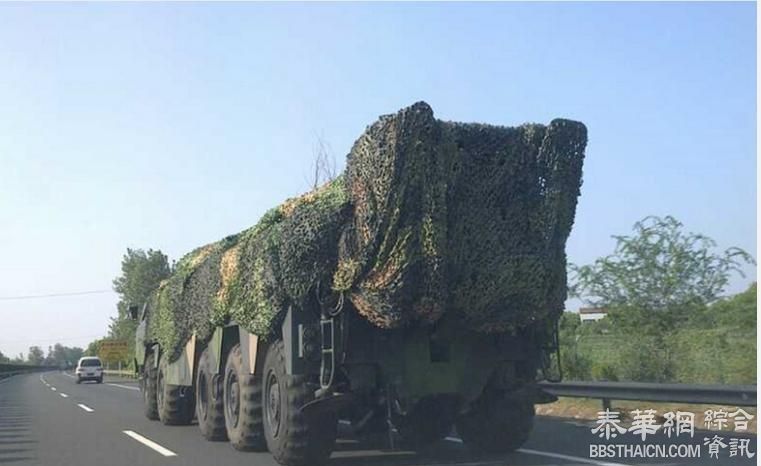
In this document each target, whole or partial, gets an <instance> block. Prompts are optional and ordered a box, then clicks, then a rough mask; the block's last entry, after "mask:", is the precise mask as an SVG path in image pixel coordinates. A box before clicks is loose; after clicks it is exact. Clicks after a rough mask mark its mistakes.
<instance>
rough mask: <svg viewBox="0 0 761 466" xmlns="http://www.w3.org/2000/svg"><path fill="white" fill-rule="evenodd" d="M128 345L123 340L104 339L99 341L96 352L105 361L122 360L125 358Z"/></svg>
mask: <svg viewBox="0 0 761 466" xmlns="http://www.w3.org/2000/svg"><path fill="white" fill-rule="evenodd" d="M128 350H129V346H128V345H127V342H126V341H124V340H104V341H101V342H100V351H98V354H99V356H100V358H101V359H104V360H106V361H123V360H125V359H127V355H128Z"/></svg>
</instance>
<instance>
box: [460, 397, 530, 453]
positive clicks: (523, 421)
mask: <svg viewBox="0 0 761 466" xmlns="http://www.w3.org/2000/svg"><path fill="white" fill-rule="evenodd" d="M533 425H534V405H533V404H531V403H529V402H526V401H519V400H513V399H510V398H504V397H499V396H489V395H486V394H484V395H482V396H481V399H479V400H478V401H476V403H475V404H474V406H473V409H472V410H471V411H470V412H469V413H467V414H465V415H463V416H461V417H460V418H459V419H458V420H457V433H458V434H460V437H462V440H463V442H465V444H466V445H468V446H469V447H471V448H472V449H473V450H475V451H478V452H484V453H509V452H512V451H515V450H517V449H518V448H520V447H521V446H522V445H523V444H524V443H526V440H528V438H529V436H530V435H531V429H532V427H533Z"/></svg>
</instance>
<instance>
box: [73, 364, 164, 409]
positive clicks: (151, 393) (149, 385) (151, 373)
mask: <svg viewBox="0 0 761 466" xmlns="http://www.w3.org/2000/svg"><path fill="white" fill-rule="evenodd" d="M154 357H155V355H154V354H152V353H151V354H149V355H148V356H146V358H145V365H143V374H142V376H141V377H140V391H142V392H143V409H144V412H145V417H147V418H148V419H150V420H151V421H158V419H159V408H158V405H157V403H156V374H157V371H156V368H155V367H154V366H155V363H154ZM77 383H79V382H77Z"/></svg>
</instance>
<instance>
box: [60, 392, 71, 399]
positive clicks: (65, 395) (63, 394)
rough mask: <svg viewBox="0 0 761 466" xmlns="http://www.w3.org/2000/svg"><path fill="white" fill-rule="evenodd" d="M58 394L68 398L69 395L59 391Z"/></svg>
mask: <svg viewBox="0 0 761 466" xmlns="http://www.w3.org/2000/svg"><path fill="white" fill-rule="evenodd" d="M59 395H61V398H68V397H69V395H67V394H65V393H59Z"/></svg>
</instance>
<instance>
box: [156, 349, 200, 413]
mask: <svg viewBox="0 0 761 466" xmlns="http://www.w3.org/2000/svg"><path fill="white" fill-rule="evenodd" d="M167 365H168V357H167V356H166V354H162V355H161V357H160V359H159V370H158V374H157V375H156V406H157V408H158V412H159V420H161V423H162V424H164V425H167V426H181V425H187V424H190V423H191V422H192V421H193V414H194V411H195V404H194V403H193V389H192V388H190V387H183V386H182V385H171V384H168V383H166V370H167Z"/></svg>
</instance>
